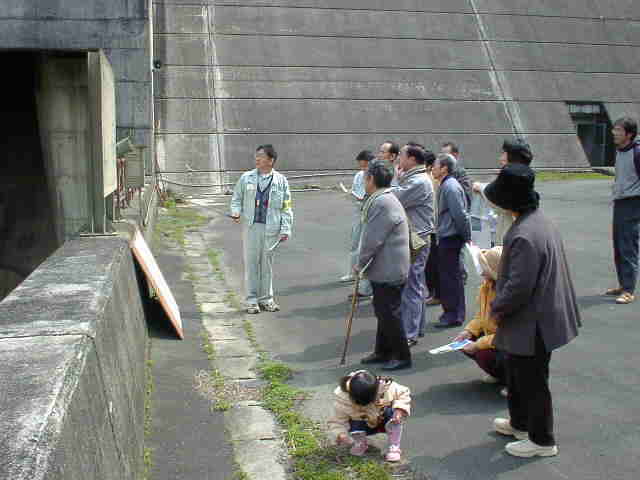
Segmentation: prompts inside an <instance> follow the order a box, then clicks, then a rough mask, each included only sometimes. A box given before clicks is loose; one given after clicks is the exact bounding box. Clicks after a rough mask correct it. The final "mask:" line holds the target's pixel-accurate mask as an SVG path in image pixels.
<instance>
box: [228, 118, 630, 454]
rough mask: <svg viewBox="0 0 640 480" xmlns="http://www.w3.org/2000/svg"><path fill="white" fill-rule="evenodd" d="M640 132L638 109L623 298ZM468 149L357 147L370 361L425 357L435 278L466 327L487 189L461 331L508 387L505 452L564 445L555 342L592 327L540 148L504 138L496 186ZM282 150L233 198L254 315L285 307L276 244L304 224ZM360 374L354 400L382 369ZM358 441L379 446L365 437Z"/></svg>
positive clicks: (471, 352) (625, 154) (617, 252)
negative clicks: (549, 200)
mask: <svg viewBox="0 0 640 480" xmlns="http://www.w3.org/2000/svg"><path fill="white" fill-rule="evenodd" d="M637 131H638V127H637V123H636V122H635V121H634V120H633V119H630V118H622V119H620V120H617V121H616V122H615V123H614V128H613V136H614V143H615V146H616V149H617V156H616V178H615V183H614V209H613V213H614V214H613V247H614V260H615V266H616V271H617V274H618V283H619V285H618V286H617V287H614V288H611V289H609V290H607V291H606V292H605V294H606V295H615V296H616V302H617V303H619V304H630V303H632V302H633V301H634V300H635V297H634V290H635V286H636V282H637V275H638V250H639V242H640V238H639V236H640V142H639V141H638V140H637V138H636V137H637ZM456 154H459V152H458V149H457V148H456V147H455V145H453V144H451V143H447V144H445V145H444V146H443V151H441V152H440V153H439V154H438V155H437V156H436V155H435V154H434V153H433V152H431V151H429V150H428V149H426V148H425V147H424V146H422V145H419V144H416V143H408V144H406V145H404V146H403V147H402V148H400V147H399V146H398V145H397V144H395V143H394V142H385V143H383V144H382V145H381V146H380V148H379V151H378V155H377V157H378V158H374V155H373V154H372V153H370V152H367V151H363V152H361V153H360V154H359V155H358V157H357V160H358V162H359V167H360V172H358V174H357V175H356V178H355V179H354V184H353V188H352V192H351V194H352V196H353V197H354V199H355V200H356V203H357V205H358V208H357V210H356V213H354V216H355V219H354V228H353V231H352V233H353V235H352V252H351V264H352V270H353V271H352V273H349V274H348V275H347V276H345V277H344V278H342V280H343V281H349V280H351V278H353V276H354V275H362V274H364V276H366V279H367V280H368V282H364V283H363V290H361V291H360V292H357V294H358V295H360V296H369V295H370V294H372V295H373V306H374V311H375V315H376V317H377V321H378V326H377V332H376V340H375V347H374V351H373V352H372V353H371V354H370V355H368V356H366V357H365V358H363V359H362V360H361V363H363V364H381V367H380V368H381V369H383V370H399V369H404V368H409V367H411V366H412V361H411V351H410V345H411V344H412V342H416V341H417V338H416V337H420V336H422V335H424V333H425V315H424V308H425V297H426V292H425V289H426V286H427V285H429V286H430V288H429V290H430V292H429V293H430V296H429V297H427V302H426V303H430V304H435V303H438V302H441V303H442V307H443V311H444V312H443V314H442V316H441V317H440V319H439V321H438V322H437V323H436V326H440V327H456V326H459V325H462V324H463V322H464V320H465V298H464V277H465V275H464V269H463V267H462V262H461V254H460V252H461V249H462V248H463V246H464V245H465V244H466V243H468V242H469V241H470V238H471V232H470V222H469V214H468V208H469V201H470V200H469V197H470V195H471V191H473V192H475V193H477V194H480V195H482V196H483V197H484V198H485V199H486V201H487V202H489V204H490V205H491V206H492V208H493V209H494V211H495V213H496V215H497V217H498V221H497V232H496V243H497V246H496V247H494V248H492V249H488V250H483V251H482V252H481V255H480V264H481V265H482V270H483V282H482V284H481V286H480V291H479V295H478V299H479V308H478V313H477V314H476V316H475V317H474V319H473V320H472V321H471V322H470V323H469V324H467V325H466V326H465V327H464V329H463V330H462V331H461V332H460V333H459V334H458V335H457V337H456V339H458V340H463V339H464V340H470V342H469V343H468V345H467V346H465V348H464V353H466V354H467V355H468V356H470V357H472V358H474V359H475V360H476V362H477V363H478V365H479V366H480V367H481V368H482V369H483V370H484V371H485V372H486V373H487V374H488V375H489V377H490V378H491V379H492V380H493V381H497V382H501V383H504V384H506V386H507V390H506V392H507V399H508V407H509V414H510V417H509V418H506V419H505V418H496V419H495V420H494V423H493V428H494V430H495V431H497V432H498V433H501V434H504V435H507V436H512V437H515V439H516V441H514V442H511V443H509V444H507V446H506V451H507V452H508V453H510V454H512V455H515V456H520V457H532V456H552V455H556V454H557V452H558V449H557V445H556V441H555V437H554V432H553V407H552V399H551V393H550V390H549V384H548V381H549V362H550V359H551V354H552V352H553V351H554V350H556V349H557V348H559V347H561V346H563V345H566V344H567V343H569V342H570V341H571V340H572V339H574V338H575V337H576V336H577V335H578V328H579V326H580V325H581V321H580V314H579V311H578V305H577V301H576V294H575V290H574V287H573V282H572V279H571V274H570V268H569V264H568V261H567V258H566V255H565V250H564V245H563V242H562V238H561V236H560V233H559V232H558V230H557V228H556V227H555V226H554V225H553V223H552V222H550V221H549V220H548V219H547V218H546V217H545V215H544V214H543V213H542V211H541V209H540V195H539V194H538V193H537V192H536V191H535V188H534V187H535V172H534V171H533V170H532V169H531V168H530V166H529V164H530V163H531V161H532V159H533V155H532V152H531V149H530V147H529V145H528V144H527V143H526V142H524V141H523V140H521V139H515V140H507V141H505V142H504V144H503V148H502V154H501V155H500V160H499V162H500V166H501V170H500V173H499V174H498V176H497V178H496V179H495V180H494V181H493V182H491V183H489V184H480V183H471V182H470V181H469V179H468V177H467V176H466V174H465V172H464V170H463V169H461V166H460V164H459V162H458V159H457V158H456V157H457V155H456ZM276 158H277V155H276V153H275V150H274V149H273V147H272V146H271V145H263V146H260V147H259V148H258V149H257V151H256V167H257V168H256V169H255V170H252V171H250V172H247V173H245V174H244V175H243V176H242V177H241V178H240V180H239V181H238V183H237V185H236V187H235V190H234V194H233V199H232V201H231V216H232V217H233V218H234V219H235V220H236V221H237V222H241V221H242V223H243V228H244V250H245V279H246V288H247V311H248V313H259V312H260V311H261V310H265V311H277V310H278V309H279V306H278V304H277V303H276V302H275V299H274V296H273V287H272V264H273V255H274V251H275V249H276V248H277V246H278V245H279V244H280V243H281V242H283V241H287V240H288V239H289V237H290V235H291V229H292V223H293V213H292V206H291V194H290V192H289V186H288V183H287V180H286V178H285V177H284V176H282V175H281V174H279V173H278V172H276V171H275V170H274V169H273V165H274V163H275V160H276ZM434 252H435V253H434ZM430 265H433V266H435V267H434V268H430ZM436 271H437V275H435V276H434V272H436ZM369 289H370V290H369ZM359 372H364V371H359ZM359 372H355V374H354V375H352V376H349V377H348V378H347V377H345V381H344V385H343V386H342V390H341V392H343V393H344V392H346V393H347V394H348V395H351V397H349V398H351V399H352V400H353V399H354V398H356V397H357V395H355V393H354V390H352V389H350V385H351V383H353V382H351V379H352V377H354V376H357V378H358V382H360V376H363V375H364V377H366V375H369V374H368V373H366V374H364V373H363V374H361V373H359ZM356 374H357V375H356ZM364 377H363V378H364ZM365 380H366V382H365ZM365 380H363V382H364V383H363V384H362V385H363V386H362V389H363V390H362V391H363V392H365V391H366V392H368V393H366V396H367V398H369V396H370V397H371V398H372V399H375V398H377V397H376V394H375V392H374V391H377V390H376V389H378V388H382V387H381V385H386V387H384V388H385V390H384V391H385V392H387V391H388V388H389V387H388V386H389V385H390V383H389V381H382V380H380V379H376V377H371V378H369V377H366V379H365ZM372 389H373V390H372ZM400 390H401V389H400ZM400 390H399V391H400ZM341 395H342V394H341ZM354 395H355V396H354ZM345 398H346V397H345ZM380 398H382V397H380ZM342 400H343V401H346V400H345V399H344V398H343V399H342ZM356 400H357V401H358V402H360V405H361V406H362V405H369V404H368V403H362V402H364V400H362V399H356ZM354 401H355V400H354ZM389 402H390V404H393V401H392V400H389ZM356 403H357V402H356ZM405 403H406V401H405ZM367 408H369V407H367ZM371 408H372V409H373V407H371ZM399 410H400V413H398V414H397V415H395V414H394V415H395V416H393V422H392V423H401V422H402V421H403V420H404V418H405V417H406V416H408V414H409V411H408V406H406V405H405V406H404V407H399ZM347 411H348V409H347ZM354 411H358V410H357V409H355V410H354ZM371 411H373V410H371ZM345 415H346V416H349V415H347V414H345ZM380 415H382V413H381V414H380ZM385 415H387V416H388V415H390V414H389V412H386V413H385ZM345 418H346V417H345ZM380 418H383V417H380ZM384 418H385V422H388V421H389V418H387V417H384ZM355 420H358V419H355ZM373 423H375V422H374V421H373V420H371V421H370V422H369V427H372V424H373ZM385 425H387V423H385ZM389 425H391V424H388V426H389ZM363 428H364V427H363ZM389 428H391V427H389ZM365 430H366V431H367V433H369V429H365ZM387 431H388V432H389V431H391V430H387ZM396 436H397V435H396ZM341 438H342V440H343V441H346V442H348V441H349V439H348V438H347V437H344V436H343V437H341ZM396 440H397V441H398V442H399V437H398V438H397V439H396ZM358 445H359V447H358V448H360V449H362V448H365V449H366V444H365V446H364V447H362V445H363V444H362V443H360V444H358ZM398 452H399V450H394V451H393V452H390V454H391V453H393V455H391V457H390V458H399V457H398Z"/></svg>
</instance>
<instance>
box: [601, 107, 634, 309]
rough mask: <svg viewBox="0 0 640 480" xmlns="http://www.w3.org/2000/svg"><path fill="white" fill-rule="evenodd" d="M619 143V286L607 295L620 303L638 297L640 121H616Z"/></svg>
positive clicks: (616, 253)
mask: <svg viewBox="0 0 640 480" xmlns="http://www.w3.org/2000/svg"><path fill="white" fill-rule="evenodd" d="M612 133H613V143H614V144H615V146H616V149H617V152H616V180H615V183H614V185H613V251H614V261H615V264H616V272H617V274H618V287H616V288H610V289H609V290H607V291H606V292H605V293H606V295H614V296H616V297H617V298H616V303H619V304H629V303H632V302H633V301H634V300H635V297H634V291H635V288H636V282H637V279H638V247H639V246H638V242H639V241H640V141H638V140H637V138H636V137H637V135H638V124H637V122H636V121H635V120H633V119H631V118H621V119H619V120H617V121H616V122H615V123H614V125H613V131H612Z"/></svg>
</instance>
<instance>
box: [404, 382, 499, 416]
mask: <svg viewBox="0 0 640 480" xmlns="http://www.w3.org/2000/svg"><path fill="white" fill-rule="evenodd" d="M499 390H500V387H498V386H497V385H487V384H484V383H481V382H479V381H471V382H457V383H443V384H438V385H432V386H431V387H429V388H428V389H427V390H425V391H424V392H420V393H418V394H414V395H413V396H412V398H413V405H414V410H413V414H412V415H413V416H414V417H423V416H425V415H429V414H433V413H439V414H441V415H469V414H487V415H489V414H493V413H495V412H498V411H503V410H504V409H505V407H506V403H507V402H506V399H504V398H503V397H501V396H500V394H499Z"/></svg>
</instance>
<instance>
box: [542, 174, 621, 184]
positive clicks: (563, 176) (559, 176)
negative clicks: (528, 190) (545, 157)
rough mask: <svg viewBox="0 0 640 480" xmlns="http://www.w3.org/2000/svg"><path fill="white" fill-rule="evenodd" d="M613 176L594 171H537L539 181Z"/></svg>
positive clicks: (606, 178) (602, 178) (601, 178)
mask: <svg viewBox="0 0 640 480" xmlns="http://www.w3.org/2000/svg"><path fill="white" fill-rule="evenodd" d="M611 178H612V177H610V176H608V175H603V174H601V173H594V172H575V173H574V172H536V181H537V182H559V181H569V180H611Z"/></svg>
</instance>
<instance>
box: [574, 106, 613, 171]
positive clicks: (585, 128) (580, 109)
mask: <svg viewBox="0 0 640 480" xmlns="http://www.w3.org/2000/svg"><path fill="white" fill-rule="evenodd" d="M567 107H568V108H569V114H570V115H571V119H572V120H573V123H574V125H575V126H576V134H577V135H578V138H579V139H580V143H581V144H582V148H583V150H584V153H585V155H586V156H587V159H588V160H589V163H591V166H592V167H602V166H611V165H613V164H614V162H615V151H614V149H613V139H612V137H611V122H610V120H609V117H608V116H607V113H606V110H605V108H604V106H603V105H602V103H597V102H591V103H589V102H567Z"/></svg>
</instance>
